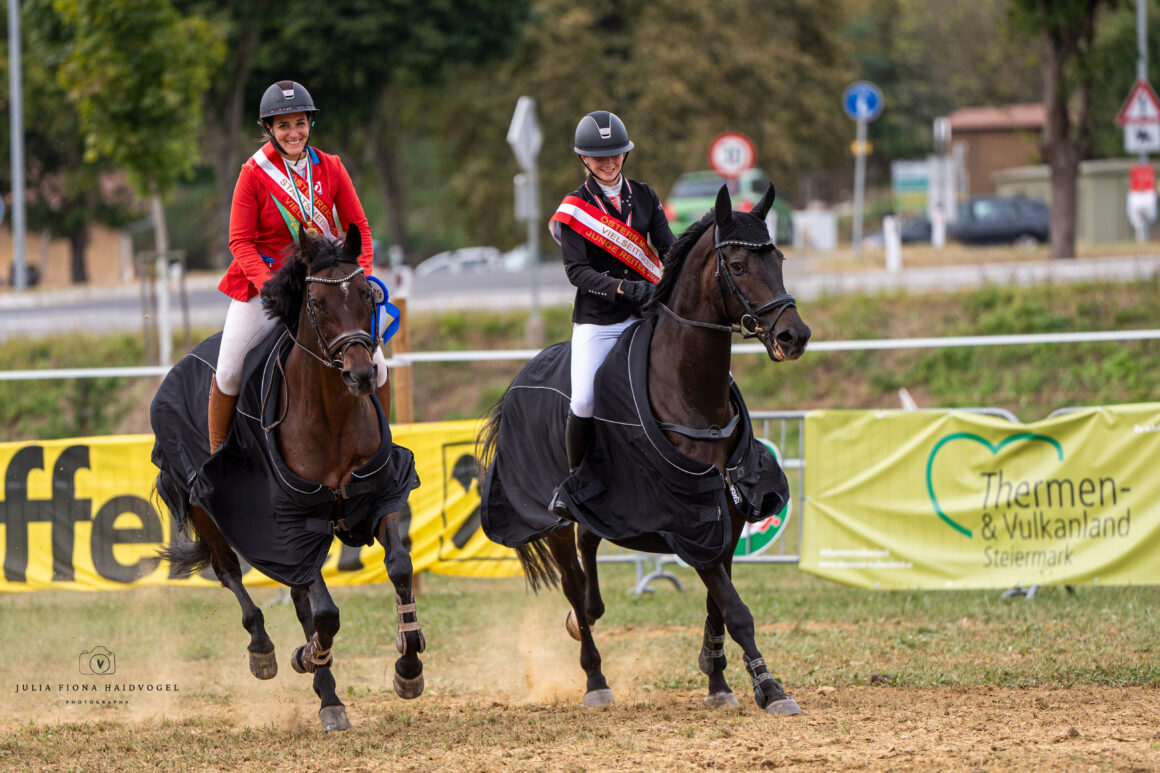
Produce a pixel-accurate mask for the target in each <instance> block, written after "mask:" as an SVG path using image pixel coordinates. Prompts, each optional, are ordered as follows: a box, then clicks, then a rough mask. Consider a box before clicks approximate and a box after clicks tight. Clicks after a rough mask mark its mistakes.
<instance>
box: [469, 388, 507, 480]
mask: <svg viewBox="0 0 1160 773" xmlns="http://www.w3.org/2000/svg"><path fill="white" fill-rule="evenodd" d="M506 397H507V390H504V393H503V396H502V397H500V398H499V400H496V403H495V405H493V406H492V407H491V410H489V411H488V412H487V417H486V418H485V419H484V422H483V427H482V428H481V429H480V430H479V435H478V436H477V437H476V439H475V465H476V471H477V472H478V473H479V484H480V489H481V490H482V488H483V481H484V478H486V477H487V468H488V467H490V466H491V463H492V460H494V459H495V452H496V449H497V448H498V447H499V428H500V424H502V423H503V401H504V398H506Z"/></svg>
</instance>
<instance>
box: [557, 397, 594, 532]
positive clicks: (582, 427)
mask: <svg viewBox="0 0 1160 773" xmlns="http://www.w3.org/2000/svg"><path fill="white" fill-rule="evenodd" d="M595 434H596V419H594V418H592V417H591V416H577V415H576V414H574V413H572V411H568V424H567V426H565V428H564V451H565V452H566V453H567V454H568V474H569V475H571V474H572V473H574V472H576V468H577V467H579V466H580V462H582V461H584V457H585V456H587V455H588V449H589V448H591V446H592V436H593V435H595ZM548 509H550V510H551V511H552V514H553V515H558V516H560V517H561V518H567V519H568V520H573V519H572V516H571V514H570V513H569V512H568V508H567V507H566V506H565V505H564V503H563V501H561V500H560V497H559V493H558V492H557V495H556V496H554V497H552V503H551V505H550V506H549V508H548Z"/></svg>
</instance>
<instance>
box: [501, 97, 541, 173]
mask: <svg viewBox="0 0 1160 773" xmlns="http://www.w3.org/2000/svg"><path fill="white" fill-rule="evenodd" d="M507 142H508V145H511V147H512V152H513V153H515V156H516V161H518V162H520V167H521V168H522V169H523V170H524V171H525V172H526V171H528V170H529V169H531V168H532V167H534V166H535V165H536V157H537V156H539V155H540V148H541V147H543V145H544V133H543V132H541V131H540V124H539V123H538V122H537V121H536V100H535V99H534V98H533V97H520V99H519V101H518V102H516V112H515V113H514V114H513V115H512V124H511V126H509V127H508V133H507Z"/></svg>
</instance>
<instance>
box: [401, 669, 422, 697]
mask: <svg viewBox="0 0 1160 773" xmlns="http://www.w3.org/2000/svg"><path fill="white" fill-rule="evenodd" d="M424 687H426V683H425V682H424V681H423V675H422V674H419V675H418V676H416V677H414V678H413V679H407V678H406V677H404V676H399V672H398V671H396V672H395V694H396V695H398V696H399V697H400V698H405V699H406V700H411V699H412V698H418V697H419V696H420V695H422V694H423V688H424Z"/></svg>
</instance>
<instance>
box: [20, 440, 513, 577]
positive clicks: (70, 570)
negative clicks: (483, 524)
mask: <svg viewBox="0 0 1160 773" xmlns="http://www.w3.org/2000/svg"><path fill="white" fill-rule="evenodd" d="M478 428H479V423H478V422H475V421H456V422H443V423H430V424H409V425H406V424H404V425H397V426H395V427H392V428H391V429H392V432H393V434H394V439H395V442H396V443H398V444H399V445H402V446H406V447H407V448H410V449H411V450H412V451H413V452H414V453H415V467H416V469H417V471H418V473H419V479H420V480H421V481H422V485H421V486H420V487H419V488H417V489H415V490H414V491H412V492H411V497H410V501H409V502H408V505H407V507H406V508H405V509H404V510H403V512H402V513H401V515H400V517H401V519H402V524H401V525H403V526H405V530H406V534H407V535H408V536H407V537H406V538H407V539H409V540H410V550H411V560H412V562H413V564H414V568H415V571H421V570H428V571H433V572H441V573H445V574H456V575H464V576H474V577H498V576H512V575H518V574H519V573H520V566H519V561H518V560H517V559H516V557H515V553H514V552H513V551H511V550H509V549H508V548H504V547H502V546H499V545H496V544H495V543H493V542H491V541H490V540H488V539H487V537H486V536H485V535H484V534H483V531H482V529H480V526H479V480H478V478H477V476H476V472H475V455H474V453H475V435H476V432H477V430H478ZM152 448H153V436H152V435H127V436H119V437H95V438H81V439H75V440H52V441H44V442H39V443H0V469H2V470H3V471H4V478H3V480H4V487H3V500H0V546H2V549H3V551H4V553H3V555H4V576H3V579H2V581H0V592H17V591H28V590H39V589H45V588H54V589H65V590H112V589H117V588H136V587H141V586H145V585H164V584H183V585H198V586H210V585H217V584H218V583H217V581H216V580H214V579H213V576H212V574H211V573H210V572H209V571H208V570H207V571H206V572H205V573H203V575H200V576H197V577H194V578H191V579H188V580H175V579H172V578H170V577H169V566H168V564H167V563H166V562H164V561H162V560H161V559H159V558H158V557H157V555H156V551H157V549H158V548H160V547H162V546H163V545H164V544H166V543H168V541H169V537H170V534H171V532H172V526H173V523H172V520H171V519H170V517H169V513H168V511H167V510H166V509H165V507H164V505H163V504H162V503H161V500H160V498H159V497H157V496H155V494H154V492H153V484H154V479H155V478H156V476H157V468H156V467H154V466H153V463H152V462H151V461H150V452H151V451H152ZM246 568H247V570H248V571H247V572H246V574H245V578H244V579H245V582H246V584H247V585H254V586H259V585H265V586H274V585H276V583H275V582H274V581H272V580H270V579H269V578H267V577H266V576H265V575H263V574H261V573H260V572H258V571H257V570H254V569H250V568H248V567H246ZM323 576H324V577H325V578H326V582H327V583H328V584H330V585H351V584H357V583H371V582H387V581H388V578H387V572H386V568H385V567H384V566H383V549H382V546H380V545H378V544H377V543H376V544H375V545H373V546H371V547H363V548H352V547H350V546H347V545H343V544H342V543H340V542H339V541H338V540H335V542H334V544H333V545H332V546H331V550H330V556H329V558H328V559H327V561H326V565H325V567H324V569H323Z"/></svg>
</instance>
